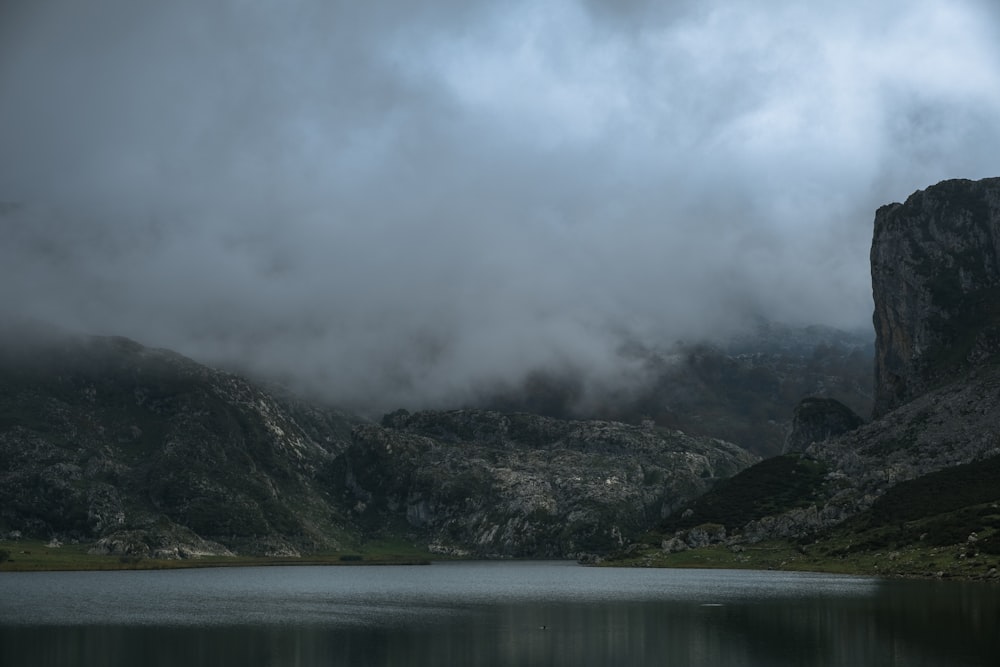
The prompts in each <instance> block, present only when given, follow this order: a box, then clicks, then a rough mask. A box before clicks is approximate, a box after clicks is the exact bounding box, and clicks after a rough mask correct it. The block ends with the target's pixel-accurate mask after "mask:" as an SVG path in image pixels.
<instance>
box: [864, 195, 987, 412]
mask: <svg viewBox="0 0 1000 667" xmlns="http://www.w3.org/2000/svg"><path fill="white" fill-rule="evenodd" d="M871 268H872V292H873V295H874V299H875V315H874V323H875V332H876V336H877V345H876V359H875V405H874V416H876V417H878V416H881V415H884V414H886V413H887V412H889V411H890V410H892V409H894V408H896V407H898V406H900V405H903V404H904V403H906V402H907V401H909V400H911V399H913V398H915V397H917V396H919V395H921V394H923V393H924V392H926V391H927V390H928V389H930V388H933V387H935V386H939V385H941V384H943V383H945V382H947V381H948V380H951V379H954V378H956V377H957V376H960V375H961V374H963V373H968V372H969V371H970V370H971V369H974V368H977V367H980V366H982V365H983V364H985V363H987V362H989V361H990V360H991V359H993V358H994V356H995V355H996V353H997V352H998V351H1000V178H990V179H985V180H981V181H967V180H951V181H944V182H942V183H938V184H937V185H935V186H932V187H929V188H927V189H926V190H923V191H919V192H915V193H914V194H912V195H911V196H910V197H909V198H907V200H906V202H905V203H903V204H898V203H897V204H889V205H887V206H883V207H882V208H880V209H879V210H878V212H877V213H876V215H875V231H874V237H873V241H872V249H871Z"/></svg>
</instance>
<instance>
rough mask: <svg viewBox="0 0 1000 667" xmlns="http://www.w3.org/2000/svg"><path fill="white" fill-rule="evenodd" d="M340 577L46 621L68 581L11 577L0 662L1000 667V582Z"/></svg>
mask: <svg viewBox="0 0 1000 667" xmlns="http://www.w3.org/2000/svg"><path fill="white" fill-rule="evenodd" d="M336 570H337V571H336V572H332V571H331V570H330V569H323V568H289V569H287V570H285V571H283V572H269V571H264V572H260V571H256V572H255V571H250V570H243V571H229V573H228V574H225V575H223V578H224V579H227V583H225V584H224V585H223V584H220V583H219V580H217V579H215V578H212V577H210V576H208V575H197V576H194V577H172V576H170V574H168V573H161V574H166V576H161V577H159V578H157V577H144V576H139V577H136V578H134V579H132V580H130V581H128V582H127V584H128V585H125V586H123V587H122V588H121V589H120V590H118V591H117V592H115V591H116V589H115V584H118V583H121V582H122V579H120V578H116V574H110V575H105V576H104V577H100V578H97V579H95V580H93V581H91V582H90V583H88V584H86V585H81V586H80V587H79V588H78V589H74V588H73V586H72V585H70V584H69V582H73V581H78V578H75V577H74V576H73V575H69V576H65V577H63V578H59V577H57V578H56V587H57V588H58V587H60V586H61V588H62V590H63V596H62V597H60V598H56V599H52V600H50V602H51V606H52V607H53V608H55V609H57V610H61V611H58V613H55V612H53V613H51V614H49V615H46V614H42V613H35V614H34V621H32V620H31V617H32V613H29V612H28V611H27V610H25V606H24V605H36V604H43V605H44V604H46V599H45V598H44V597H39V596H37V595H36V593H38V591H43V592H44V591H45V590H46V587H47V586H49V585H50V584H51V583H52V582H51V580H47V579H46V577H50V576H51V575H29V578H11V577H10V575H0V592H3V593H12V594H14V595H20V604H21V609H22V610H23V613H22V614H21V615H18V614H17V606H18V604H19V603H17V602H14V601H13V598H11V597H10V596H8V595H4V599H3V601H0V665H4V666H5V667H7V666H11V667H14V666H20V665H25V666H27V665H31V666H32V667H35V666H45V665H138V664H142V665H184V666H186V667H187V666H191V665H202V664H204V665H208V664H211V665H219V666H221V667H227V666H229V665H233V666H235V665H239V666H241V667H243V666H255V665H260V666H268V667H278V666H281V667H284V666H296V667H298V666H303V667H305V666H313V665H375V666H386V667H388V666H390V665H392V666H397V665H574V666H577V665H630V666H631V665H689V666H709V665H730V666H734V667H742V666H748V667H750V666H753V667H756V666H763V665H767V666H779V667H780V666H784V665H811V666H812V665H825V666H835V665H844V666H848V665H849V666H851V667H857V666H864V665H879V666H883V665H887V666H895V667H915V666H925V665H926V666H931V665H935V666H936V665H942V666H943V665H948V666H949V667H952V666H962V665H969V666H974V667H975V666H980V665H991V666H995V665H996V664H1000V639H998V633H997V629H998V628H1000V613H998V608H1000V594H998V593H1000V592H998V590H997V588H996V587H995V586H984V585H979V586H976V585H966V584H956V583H941V582H893V581H887V582H877V581H875V580H860V579H850V578H837V577H815V576H813V575H809V576H798V577H796V576H789V575H783V574H780V573H719V572H714V573H711V572H710V573H705V572H677V571H659V572H650V571H641V570H593V569H583V568H576V567H570V566H565V565H559V564H544V563H542V564H525V563H507V564H501V565H500V566H498V567H497V566H495V565H490V566H487V567H485V568H477V567H474V566H471V565H470V564H464V565H458V566H457V567H456V566H451V565H435V566H433V567H431V568H425V569H423V570H420V571H410V572H406V571H403V570H395V569H394V570H393V571H392V572H390V571H389V570H383V569H371V568H350V570H349V571H348V569H347V568H336ZM52 574H57V573H52ZM118 574H121V573H118ZM140 574H141V573H140ZM149 574H155V573H149ZM404 575H406V576H404ZM30 577H37V578H35V579H30ZM207 582H215V583H214V586H215V588H214V589H212V590H211V591H206V590H205V586H206V585H207ZM191 586H199V587H200V588H191ZM137 587H138V588H137ZM98 589H99V590H100V592H98ZM227 590H228V591H229V595H228V597H227V595H226V591H227ZM129 591H131V592H129ZM88 593H89V594H90V595H91V597H90V598H89V600H90V602H91V604H89V605H88V604H87V599H86V596H87V595H88ZM144 593H145V594H147V595H144ZM149 593H153V594H154V596H153V597H149V596H148V594H149ZM81 596H83V597H81ZM366 596H367V600H368V601H367V602H366V601H365V598H366ZM141 600H146V606H145V607H143V605H142V604H141V603H140V601H141ZM185 600H187V601H188V602H189V603H190V607H191V608H192V609H194V610H195V611H194V612H193V616H192V615H188V614H186V612H185V608H184V607H185V602H184V601H185ZM116 601H117V604H118V606H117V607H111V608H108V607H101V606H98V605H97V604H95V603H96V602H99V603H100V604H101V605H109V604H111V605H114V604H115V603H116ZM114 609H117V610H121V609H125V610H128V613H129V615H130V616H131V617H132V619H133V620H131V621H129V620H126V619H123V618H122V617H121V615H120V614H117V613H115V611H114ZM254 610H256V611H257V612H258V613H256V614H255V613H252V612H253V611H254ZM262 610H263V611H262ZM212 616H214V620H212V621H208V620H207V619H209V617H212ZM192 618H194V619H196V622H191V619H192ZM109 619H113V622H109ZM165 619H172V620H165ZM247 619H250V622H247ZM234 620H235V622H234Z"/></svg>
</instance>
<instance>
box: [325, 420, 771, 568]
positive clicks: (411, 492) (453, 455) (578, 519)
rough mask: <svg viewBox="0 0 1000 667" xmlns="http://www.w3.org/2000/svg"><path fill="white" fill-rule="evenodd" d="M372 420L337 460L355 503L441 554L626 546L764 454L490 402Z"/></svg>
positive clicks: (362, 519)
mask: <svg viewBox="0 0 1000 667" xmlns="http://www.w3.org/2000/svg"><path fill="white" fill-rule="evenodd" d="M383 424H384V425H383V426H374V425H371V426H362V427H359V428H358V429H356V430H355V434H354V442H353V443H352V445H351V446H350V447H349V448H348V450H347V451H346V452H345V453H344V455H343V456H342V457H340V458H339V459H338V465H339V466H340V467H339V474H340V475H341V476H342V479H343V486H344V487H345V488H346V489H347V498H346V499H345V504H348V505H350V506H351V507H352V508H353V510H352V514H353V516H354V517H355V520H356V521H357V522H358V523H360V524H361V525H364V526H367V527H368V528H369V529H370V530H378V529H380V527H383V526H395V527H396V529H397V530H400V531H402V532H404V533H407V534H409V535H411V536H412V538H413V539H416V540H419V541H422V542H427V543H429V544H431V545H432V547H433V548H434V549H436V550H437V551H438V552H449V553H455V552H457V553H469V554H474V555H479V556H493V557H495V556H533V557H551V558H555V557H578V558H579V557H581V556H583V555H585V554H588V553H594V552H596V553H606V552H608V551H611V550H614V549H618V548H621V547H622V546H623V545H624V544H626V543H628V542H629V541H630V540H632V539H634V538H635V537H636V536H637V534H639V533H640V532H642V531H643V530H645V529H647V528H648V527H649V526H651V525H653V524H654V523H655V522H656V521H658V520H659V519H661V518H662V517H663V516H665V515H667V514H669V513H670V512H672V511H674V510H675V509H676V508H677V507H678V506H680V505H681V504H682V503H683V502H685V501H686V500H689V499H691V498H693V497H694V496H696V495H699V494H700V493H703V492H704V491H705V490H706V489H708V488H709V487H710V486H711V485H712V484H713V483H714V482H715V481H717V480H718V479H719V478H721V477H729V476H731V475H733V474H735V473H736V472H739V471H740V470H742V469H743V468H745V467H747V466H749V465H751V464H752V463H753V462H755V461H756V460H757V459H756V457H755V456H753V455H752V454H750V453H748V452H746V451H745V450H743V449H741V448H739V447H736V446H735V445H731V444H729V443H726V442H722V441H719V440H713V439H710V438H694V437H690V436H687V435H685V434H683V433H681V432H678V431H669V430H665V429H660V428H656V427H653V426H646V427H640V426H630V425H627V424H621V423H616V422H603V421H564V420H559V419H552V418H547V417H539V416H536V415H529V414H523V413H514V414H504V413H499V412H493V411H485V410H456V411H448V412H420V413H416V414H412V415H411V414H408V413H405V412H400V413H395V414H393V415H389V416H388V417H387V418H386V419H385V420H384V422H383Z"/></svg>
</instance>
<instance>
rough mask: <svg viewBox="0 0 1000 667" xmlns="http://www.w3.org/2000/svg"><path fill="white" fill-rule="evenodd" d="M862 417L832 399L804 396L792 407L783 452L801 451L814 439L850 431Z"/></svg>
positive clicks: (861, 422)
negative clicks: (790, 420) (790, 423)
mask: <svg viewBox="0 0 1000 667" xmlns="http://www.w3.org/2000/svg"><path fill="white" fill-rule="evenodd" d="M863 423H864V420H863V419H862V418H861V417H859V416H858V415H856V414H855V413H854V412H853V411H852V410H851V409H850V408H849V407H847V406H846V405H844V404H843V403H841V402H840V401H836V400H834V399H832V398H815V397H809V398H804V399H802V401H801V402H800V403H799V404H798V406H797V407H796V408H795V414H794V415H793V417H792V431H791V433H789V434H788V440H787V441H786V443H785V452H786V453H787V452H801V451H804V450H805V449H806V447H808V446H809V445H810V444H812V443H813V442H822V441H824V440H827V439H829V438H832V437H834V436H838V435H842V434H844V433H849V432H850V431H853V430H854V429H856V428H857V427H859V426H861V425H862V424H863Z"/></svg>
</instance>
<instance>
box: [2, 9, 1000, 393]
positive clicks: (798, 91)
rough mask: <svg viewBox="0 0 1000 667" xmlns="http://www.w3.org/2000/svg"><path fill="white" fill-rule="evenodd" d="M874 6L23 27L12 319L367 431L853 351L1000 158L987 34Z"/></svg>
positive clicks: (980, 23) (130, 14) (997, 91)
mask: <svg viewBox="0 0 1000 667" xmlns="http://www.w3.org/2000/svg"><path fill="white" fill-rule="evenodd" d="M417 4H419V5H420V7H416V6H414V5H417ZM870 5H871V3H866V2H860V1H854V0H852V1H848V2H843V3H838V4H837V6H835V7H828V8H822V9H820V8H816V7H812V6H809V7H806V6H803V5H802V3H794V2H790V1H784V0H773V1H772V2H767V3H754V4H753V5H752V6H750V5H747V4H746V3H736V2H721V1H717V2H709V3H693V2H692V3H687V2H678V3H652V2H644V1H637V2H629V3H610V2H603V1H601V0H586V1H583V0H581V1H580V2H573V1H570V0H564V1H561V2H553V3H543V4H541V5H540V4H538V3H527V2H525V3H504V4H503V5H502V6H501V5H496V4H495V3H469V2H445V1H441V2H432V3H403V2H398V3H387V2H385V3H377V2H376V3H346V2H345V3H339V2H319V1H318V0H316V1H301V2H282V3H278V2H266V1H261V2H255V3H245V2H227V1H223V0H219V1H217V2H193V1H191V2H186V1H178V2H172V3H152V2H149V3H145V2H126V1H124V0H118V1H114V0H103V1H95V2H88V3H71V2H27V1H23V0H22V1H20V2H16V1H15V2H9V3H5V5H4V6H3V8H2V9H0V200H2V201H8V202H18V203H21V204H22V205H21V206H19V207H7V208H6V209H5V211H6V212H5V213H3V214H2V215H0V232H2V234H3V238H4V243H3V245H2V246H0V265H2V266H3V269H2V271H3V281H2V285H0V307H2V308H4V310H5V311H7V312H9V313H17V314H22V315H27V316H33V317H39V318H43V319H48V320H52V321H55V322H57V323H59V324H62V325H66V326H70V327H74V328H78V329H82V330H87V331H97V332H103V333H115V334H123V335H129V336H132V337H134V338H137V339H139V340H141V341H143V342H147V343H151V344H157V345H164V346H170V347H174V348H176V349H179V350H181V351H183V352H185V353H188V354H191V355H193V356H195V357H197V358H199V359H202V360H206V361H213V362H226V363H235V364H240V365H243V366H245V367H247V368H249V369H251V370H255V371H258V372H263V373H268V374H273V375H276V376H279V377H283V378H285V379H289V380H292V381H296V382H299V383H302V384H303V385H305V386H308V387H310V388H312V389H316V390H318V391H323V392H326V393H327V394H328V395H330V396H331V397H333V398H336V399H337V400H357V401H375V402H377V403H379V404H380V406H391V405H392V404H394V403H398V402H405V403H408V404H410V405H415V404H418V403H420V402H425V403H429V404H432V403H438V402H441V401H448V400H454V399H455V397H458V396H463V395H466V394H467V393H468V392H470V391H475V390H476V389H477V388H478V387H481V386H482V385H483V384H484V383H489V382H509V383H512V382H516V381H517V379H518V378H519V377H521V376H522V375H523V373H524V372H525V371H527V370H529V369H532V368H561V367H568V366H573V367H580V368H586V369H589V372H590V373H592V374H593V375H594V376H595V377H600V378H605V379H607V378H611V379H612V380H613V379H615V378H622V377H628V376H629V375H630V373H632V372H633V369H629V368H628V367H627V366H623V363H624V362H622V361H621V360H620V359H619V357H618V355H617V353H616V349H617V347H618V345H619V343H620V342H621V340H622V337H623V336H626V335H627V336H630V337H633V338H637V339H639V340H642V341H644V342H646V343H648V344H653V345H656V344H667V343H668V342H669V341H672V340H675V339H677V338H687V339H690V338H696V337H700V336H705V335H712V334H718V333H725V332H726V331H730V330H733V329H734V328H736V327H738V326H740V325H741V324H742V323H743V322H745V321H746V318H749V317H754V316H765V317H770V318H775V319H779V320H782V321H787V322H802V323H807V322H808V323H812V322H815V323H825V324H830V325H835V326H842V327H861V326H867V325H868V323H869V321H870V313H871V297H870V286H869V280H868V265H867V250H868V244H869V241H870V237H871V220H872V217H873V213H874V210H875V208H876V207H877V206H879V205H881V204H883V203H886V202H888V201H894V200H901V199H902V198H904V197H905V196H906V195H908V194H909V193H910V192H912V191H913V190H915V189H918V188H922V187H925V186H926V185H929V184H931V183H933V182H936V181H938V180H941V179H944V178H952V177H966V178H979V177H984V176H989V175H995V174H996V169H997V166H996V157H995V156H996V155H998V154H1000V150H998V149H1000V127H998V126H997V125H996V122H995V119H996V118H997V116H998V112H1000V41H998V40H997V39H995V37H996V26H997V21H998V17H997V15H996V14H995V10H994V9H993V7H992V6H991V5H990V4H989V3H977V2H971V1H970V2H946V1H945V0H924V1H922V2H902V1H901V0H900V1H898V2H887V3H880V4H879V5H878V7H874V8H873V7H871V6H870Z"/></svg>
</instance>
